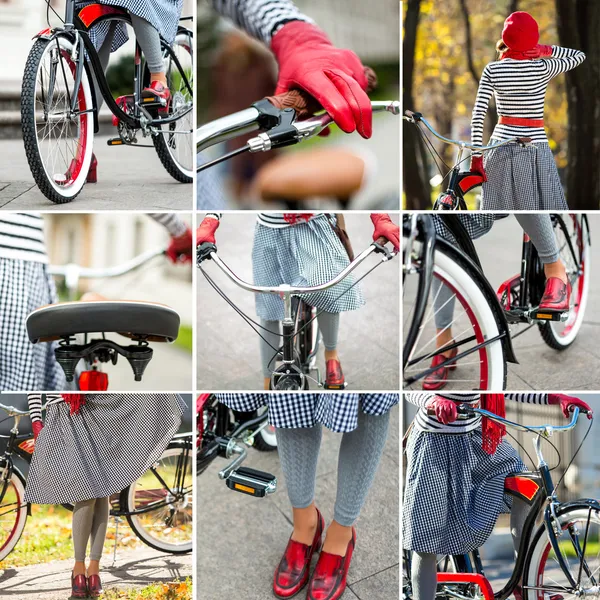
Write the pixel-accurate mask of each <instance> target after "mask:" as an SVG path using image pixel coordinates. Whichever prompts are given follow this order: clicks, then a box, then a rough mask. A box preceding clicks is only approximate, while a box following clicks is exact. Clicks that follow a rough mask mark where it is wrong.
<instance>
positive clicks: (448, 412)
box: [425, 397, 458, 425]
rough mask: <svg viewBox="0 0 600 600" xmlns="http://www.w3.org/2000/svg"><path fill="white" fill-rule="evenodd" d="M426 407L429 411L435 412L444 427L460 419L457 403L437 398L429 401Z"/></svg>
mask: <svg viewBox="0 0 600 600" xmlns="http://www.w3.org/2000/svg"><path fill="white" fill-rule="evenodd" d="M425 407H426V408H427V409H429V410H434V411H435V416H436V418H437V420H438V421H439V422H440V423H443V424H444V425H448V423H452V422H453V421H456V419H457V417H458V410H457V409H456V402H453V401H452V400H447V399H446V398H439V397H435V398H433V400H429V402H427V404H426V405H425Z"/></svg>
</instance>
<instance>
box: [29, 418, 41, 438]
mask: <svg viewBox="0 0 600 600" xmlns="http://www.w3.org/2000/svg"><path fill="white" fill-rule="evenodd" d="M43 428H44V423H43V422H42V421H34V422H33V423H32V424H31V429H32V431H33V439H34V441H36V440H37V439H38V435H40V431H41V430H42V429H43Z"/></svg>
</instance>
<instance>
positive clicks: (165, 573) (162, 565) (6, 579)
mask: <svg viewBox="0 0 600 600" xmlns="http://www.w3.org/2000/svg"><path fill="white" fill-rule="evenodd" d="M111 562H112V554H107V555H105V558H104V565H105V566H103V568H102V572H101V577H102V584H103V586H104V589H106V590H109V589H126V588H143V587H146V586H147V585H150V584H152V583H160V582H169V581H173V580H174V579H185V578H186V577H189V576H191V574H192V555H191V554H183V555H179V556H175V555H172V554H164V553H162V552H157V551H156V550H153V549H152V548H147V547H144V548H138V549H136V550H128V551H121V552H119V553H118V554H117V564H116V565H115V566H114V567H113V566H111ZM72 566H73V563H72V561H70V560H61V561H55V562H50V563H46V564H41V565H31V566H28V567H22V568H20V569H7V570H6V571H4V572H0V596H2V597H3V598H14V599H15V600H68V599H69V598H70V597H71V583H70V573H71V568H72Z"/></svg>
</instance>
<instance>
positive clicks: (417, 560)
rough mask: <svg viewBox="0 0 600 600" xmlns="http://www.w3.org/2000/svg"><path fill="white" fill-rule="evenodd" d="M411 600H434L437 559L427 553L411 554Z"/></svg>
mask: <svg viewBox="0 0 600 600" xmlns="http://www.w3.org/2000/svg"><path fill="white" fill-rule="evenodd" d="M410 580H411V583H412V590H413V600H435V593H436V589H437V558H436V556H435V554H429V553H428V552H413V553H412V567H411V573H410Z"/></svg>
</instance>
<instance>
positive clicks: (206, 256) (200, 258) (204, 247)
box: [196, 242, 217, 265]
mask: <svg viewBox="0 0 600 600" xmlns="http://www.w3.org/2000/svg"><path fill="white" fill-rule="evenodd" d="M216 251H217V246H216V245H215V244H212V243H211V242H204V243H203V244H200V245H199V246H198V247H197V248H196V264H197V265H200V263H202V262H204V261H205V260H210V258H211V256H210V255H211V254H212V253H213V252H216Z"/></svg>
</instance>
